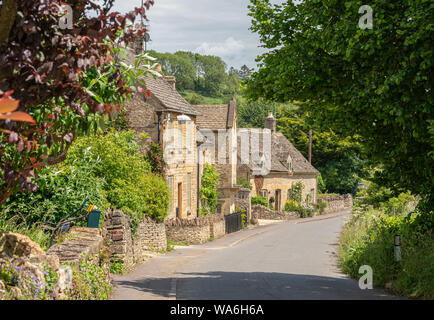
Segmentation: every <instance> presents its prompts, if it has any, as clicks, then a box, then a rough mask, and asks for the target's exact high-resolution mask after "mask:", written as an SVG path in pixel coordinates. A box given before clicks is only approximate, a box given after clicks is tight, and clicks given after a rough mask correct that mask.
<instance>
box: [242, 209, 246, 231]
mask: <svg viewBox="0 0 434 320" xmlns="http://www.w3.org/2000/svg"><path fill="white" fill-rule="evenodd" d="M246 227H247V215H246V214H245V213H242V214H241V229H245V228H246Z"/></svg>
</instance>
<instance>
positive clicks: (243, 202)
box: [235, 188, 252, 221]
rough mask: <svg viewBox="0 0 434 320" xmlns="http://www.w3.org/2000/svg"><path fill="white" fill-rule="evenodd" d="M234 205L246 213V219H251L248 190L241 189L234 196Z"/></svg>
mask: <svg viewBox="0 0 434 320" xmlns="http://www.w3.org/2000/svg"><path fill="white" fill-rule="evenodd" d="M235 204H236V205H237V206H239V207H241V208H243V209H244V210H246V212H247V219H248V220H249V221H250V219H251V218H252V205H251V191H250V189H246V188H242V189H241V190H240V191H239V192H238V193H237V195H236V198H235Z"/></svg>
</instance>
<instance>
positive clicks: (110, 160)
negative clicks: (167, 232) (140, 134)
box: [65, 131, 169, 226]
mask: <svg viewBox="0 0 434 320" xmlns="http://www.w3.org/2000/svg"><path fill="white" fill-rule="evenodd" d="M136 140H137V138H136V136H135V135H134V132H132V131H122V132H116V131H109V132H108V133H107V134H106V135H95V136H88V137H82V138H79V139H77V141H76V142H75V143H74V144H73V145H72V146H71V148H70V151H69V153H68V157H67V159H66V160H65V163H66V164H70V163H74V161H76V159H79V158H80V157H82V155H83V154H85V153H87V152H88V153H89V154H90V155H91V157H92V159H93V160H94V161H95V165H94V166H93V167H92V170H89V174H92V175H94V176H96V177H99V178H101V179H104V184H103V189H104V190H105V193H106V196H107V201H108V202H109V203H110V205H111V206H112V207H113V208H117V209H121V210H123V211H124V212H125V213H126V214H128V215H129V216H130V217H131V218H132V220H133V226H134V225H137V224H138V221H140V220H141V219H143V217H144V216H145V215H148V216H150V217H152V218H153V219H155V220H157V221H162V220H163V219H164V218H165V217H166V216H167V214H168V208H169V189H168V187H167V185H166V183H165V182H164V180H163V178H161V177H159V176H158V175H155V174H153V173H152V172H151V170H152V168H151V165H150V164H149V163H148V162H147V161H145V160H144V158H143V157H142V156H141V155H140V153H139V152H138V151H139V145H138V143H137V141H136Z"/></svg>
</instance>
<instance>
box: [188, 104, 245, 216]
mask: <svg viewBox="0 0 434 320" xmlns="http://www.w3.org/2000/svg"><path fill="white" fill-rule="evenodd" d="M193 107H194V109H195V110H196V112H197V114H198V115H197V117H196V123H197V125H198V128H199V129H200V132H199V135H201V136H203V138H204V141H203V144H202V145H201V146H200V147H199V154H200V155H201V160H202V161H201V162H202V164H201V173H202V172H203V168H204V165H205V163H208V164H211V165H212V166H213V167H215V168H216V170H217V173H218V174H219V185H218V186H217V190H218V192H219V196H218V205H217V213H219V214H222V215H228V214H231V213H234V212H235V201H236V194H237V192H238V191H239V190H240V188H241V186H239V185H237V102H236V100H235V99H232V100H231V101H230V102H229V103H228V104H219V105H194V106H193Z"/></svg>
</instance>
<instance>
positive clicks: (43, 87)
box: [0, 0, 153, 204]
mask: <svg viewBox="0 0 434 320" xmlns="http://www.w3.org/2000/svg"><path fill="white" fill-rule="evenodd" d="M113 2H114V1H113V0H106V1H104V4H103V5H98V4H97V3H96V2H95V1H84V0H65V1H64V2H60V1H55V0H47V1H37V2H36V3H35V1H30V0H22V1H15V0H3V1H2V2H1V5H0V20H1V25H0V91H2V92H7V93H8V92H9V93H11V92H12V91H13V95H14V98H15V99H17V100H19V101H20V105H19V109H18V111H19V112H24V113H27V114H30V115H31V116H33V118H34V119H35V122H36V123H35V124H30V125H29V124H26V123H21V122H17V121H13V119H12V118H10V119H7V120H2V119H0V127H1V128H3V129H2V132H0V174H1V177H0V204H2V203H4V201H5V200H6V199H7V198H8V197H9V196H10V194H11V193H12V192H14V191H16V190H17V189H18V188H21V190H24V189H25V190H28V191H31V190H35V189H36V185H35V184H34V179H33V178H32V177H34V176H35V171H34V169H36V170H38V168H40V167H41V166H42V165H46V164H55V163H58V162H60V161H62V160H63V159H64V158H65V157H66V151H67V150H68V147H69V145H70V144H71V143H72V141H73V140H74V138H75V137H76V136H77V135H78V134H80V133H81V132H83V130H88V129H89V127H90V124H92V125H94V124H98V120H99V115H101V114H103V113H106V112H107V113H108V112H110V111H111V110H113V108H114V106H113V105H110V104H109V103H110V99H108V100H107V101H106V100H104V99H98V98H97V97H98V95H96V94H95V92H93V91H92V89H91V87H92V86H91V85H89V86H86V85H84V86H82V85H80V81H81V80H82V79H83V77H85V74H86V76H87V77H92V71H90V70H91V69H94V70H95V72H100V73H101V74H105V73H106V72H108V70H107V69H110V68H112V70H111V71H110V81H109V82H110V83H111V84H114V85H115V86H116V87H117V90H116V92H117V94H118V95H121V96H127V95H129V94H131V93H132V92H133V90H132V89H131V88H130V86H129V85H128V84H127V82H126V79H125V78H124V77H123V76H125V74H123V73H122V72H121V71H120V70H119V69H120V68H121V67H120V65H119V63H117V62H116V61H115V60H114V58H115V54H114V51H113V44H112V43H113V42H114V41H116V40H119V41H123V42H124V43H127V44H128V43H130V42H131V41H133V40H134V39H135V37H136V36H143V34H144V33H145V32H146V30H145V29H143V28H142V27H140V26H136V28H135V29H134V30H133V29H132V30H131V32H126V33H121V31H122V30H124V29H125V28H126V26H127V22H128V21H129V22H132V23H133V22H134V20H135V18H136V16H137V15H142V16H144V17H145V18H146V15H145V12H146V9H149V7H150V6H151V5H152V4H153V1H145V3H144V6H143V7H141V8H135V9H134V11H132V12H129V13H127V14H126V15H121V14H119V13H118V12H112V13H110V10H111V8H112V6H113ZM63 3H65V4H68V5H70V6H71V7H72V9H73V18H74V19H73V26H72V29H62V28H60V25H59V20H60V19H61V17H62V15H63V14H64V11H63V9H62V7H61V4H63ZM145 8H146V9H145ZM113 68H114V69H113ZM94 76H97V78H94V80H95V81H98V76H99V75H95V74H94ZM99 93H100V94H101V95H102V96H104V91H102V92H99ZM4 97H5V96H3V98H4ZM18 120H20V119H18Z"/></svg>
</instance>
